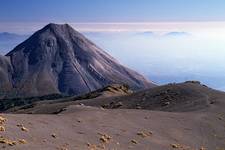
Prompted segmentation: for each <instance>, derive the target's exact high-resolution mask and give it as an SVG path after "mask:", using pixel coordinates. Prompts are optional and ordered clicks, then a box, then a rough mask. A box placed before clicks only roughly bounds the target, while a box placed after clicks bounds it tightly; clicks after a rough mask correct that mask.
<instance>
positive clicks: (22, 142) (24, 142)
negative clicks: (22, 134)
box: [19, 139, 27, 144]
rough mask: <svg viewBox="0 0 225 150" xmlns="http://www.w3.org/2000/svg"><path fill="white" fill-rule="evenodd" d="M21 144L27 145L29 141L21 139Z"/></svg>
mask: <svg viewBox="0 0 225 150" xmlns="http://www.w3.org/2000/svg"><path fill="white" fill-rule="evenodd" d="M19 143H20V144H27V141H26V140H25V139H20V140H19Z"/></svg>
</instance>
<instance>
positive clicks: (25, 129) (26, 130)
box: [21, 127, 29, 132]
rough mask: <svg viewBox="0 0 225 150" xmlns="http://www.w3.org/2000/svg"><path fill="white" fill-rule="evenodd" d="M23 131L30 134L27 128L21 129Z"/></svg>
mask: <svg viewBox="0 0 225 150" xmlns="http://www.w3.org/2000/svg"><path fill="white" fill-rule="evenodd" d="M21 130H22V131H25V132H28V131H29V130H28V129H27V128H25V127H21Z"/></svg>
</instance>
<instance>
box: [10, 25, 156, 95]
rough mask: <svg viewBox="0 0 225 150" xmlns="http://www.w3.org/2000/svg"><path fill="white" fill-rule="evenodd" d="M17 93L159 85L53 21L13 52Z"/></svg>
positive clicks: (84, 91) (86, 91)
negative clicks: (111, 86) (118, 85)
mask: <svg viewBox="0 0 225 150" xmlns="http://www.w3.org/2000/svg"><path fill="white" fill-rule="evenodd" d="M6 56H7V57H10V60H11V64H12V67H13V73H12V81H13V86H14V89H16V92H15V93H17V95H20V96H21V95H22V96H36V95H46V94H52V93H63V94H75V95H79V94H84V93H88V92H91V91H93V90H96V89H99V88H102V87H105V86H107V85H109V84H114V83H118V84H127V85H129V86H130V87H131V88H132V89H133V90H140V89H144V88H150V87H153V86H155V85H154V84H153V83H151V82H150V81H148V80H147V79H145V78H144V77H143V76H141V75H140V74H138V73H136V72H135V71H132V70H130V69H128V68H126V67H124V66H122V65H121V64H120V63H118V62H117V61H116V60H115V59H114V58H112V57H111V56H110V55H108V54H107V53H106V52H104V51H103V50H101V49H100V48H99V47H97V46H96V45H95V44H94V43H92V42H91V41H89V40H88V39H86V38H85V37H84V36H83V35H81V34H80V33H78V32H77V31H75V30H74V29H73V28H71V27H70V26H69V25H67V24H64V25H57V24H49V25H47V26H45V27H44V28H43V29H41V30H39V31H38V32H36V33H35V34H33V35H32V36H31V37H30V38H29V39H27V40H26V41H25V42H23V43H21V44H20V45H18V46H17V47H16V48H15V49H14V50H12V51H11V52H9V53H8V54H7V55H6Z"/></svg>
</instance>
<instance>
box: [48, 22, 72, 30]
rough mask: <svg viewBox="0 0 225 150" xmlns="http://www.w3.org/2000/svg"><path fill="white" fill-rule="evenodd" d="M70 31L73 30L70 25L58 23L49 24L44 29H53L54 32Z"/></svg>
mask: <svg viewBox="0 0 225 150" xmlns="http://www.w3.org/2000/svg"><path fill="white" fill-rule="evenodd" d="M60 28H61V29H62V28H63V29H66V28H67V29H69V28H72V27H71V26H70V25H69V24H56V23H49V24H47V25H46V26H45V27H44V29H53V30H55V29H60Z"/></svg>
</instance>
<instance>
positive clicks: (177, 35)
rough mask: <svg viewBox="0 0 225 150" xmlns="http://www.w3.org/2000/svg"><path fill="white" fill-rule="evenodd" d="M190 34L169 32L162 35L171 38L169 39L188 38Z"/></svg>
mask: <svg viewBox="0 0 225 150" xmlns="http://www.w3.org/2000/svg"><path fill="white" fill-rule="evenodd" d="M190 36H191V34H190V33H187V32H169V33H166V34H164V35H163V37H171V38H176V37H190Z"/></svg>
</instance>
